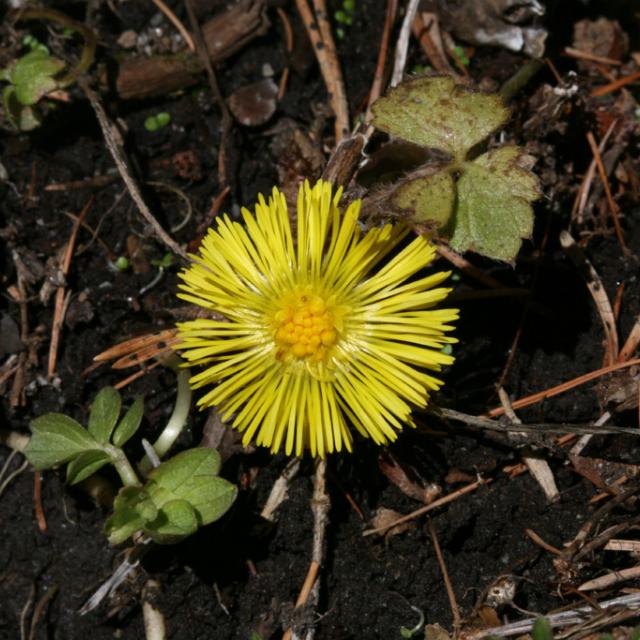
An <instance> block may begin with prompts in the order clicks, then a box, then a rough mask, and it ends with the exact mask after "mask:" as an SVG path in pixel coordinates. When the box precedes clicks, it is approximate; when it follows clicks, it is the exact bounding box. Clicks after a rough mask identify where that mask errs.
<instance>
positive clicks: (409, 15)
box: [389, 0, 420, 87]
mask: <svg viewBox="0 0 640 640" xmlns="http://www.w3.org/2000/svg"><path fill="white" fill-rule="evenodd" d="M419 4H420V0H409V3H408V5H407V9H406V13H405V14H404V19H403V20H402V27H400V35H399V36H398V44H397V45H396V55H395V59H394V61H393V71H392V72H391V82H390V83H389V85H390V86H391V87H395V86H396V85H397V84H400V82H401V81H402V76H403V75H404V68H405V65H406V64H407V52H408V51H409V36H410V35H411V25H412V24H413V19H414V17H415V15H416V11H417V10H418V5H419Z"/></svg>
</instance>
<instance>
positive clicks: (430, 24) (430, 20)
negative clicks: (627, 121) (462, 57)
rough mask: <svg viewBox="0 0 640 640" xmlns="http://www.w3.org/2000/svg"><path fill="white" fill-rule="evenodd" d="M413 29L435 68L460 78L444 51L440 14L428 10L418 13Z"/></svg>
mask: <svg viewBox="0 0 640 640" xmlns="http://www.w3.org/2000/svg"><path fill="white" fill-rule="evenodd" d="M411 29H412V30H413V35H414V36H415V38H417V40H418V42H420V45H421V46H422V50H423V51H424V52H425V54H426V55H427V58H429V62H430V63H431V65H432V66H433V68H434V69H435V70H436V71H438V72H439V73H446V74H448V75H450V76H452V77H454V78H459V77H460V76H459V75H458V73H457V71H456V70H455V69H454V68H453V67H452V66H451V64H450V63H449V60H448V59H447V56H446V54H445V51H444V45H443V43H442V36H441V35H440V25H439V20H438V14H436V13H429V12H426V11H423V12H421V13H419V14H418V13H416V16H415V18H414V19H413V24H412V25H411Z"/></svg>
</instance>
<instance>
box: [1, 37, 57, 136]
mask: <svg viewBox="0 0 640 640" xmlns="http://www.w3.org/2000/svg"><path fill="white" fill-rule="evenodd" d="M65 66H66V64H65V63H64V62H63V61H62V60H59V59H58V58H54V57H53V56H51V55H50V54H49V51H48V50H47V48H46V47H36V48H33V49H32V50H31V51H29V53H26V54H25V55H23V56H22V57H21V58H18V59H17V60H15V61H13V62H12V63H11V64H10V65H9V66H7V67H6V68H4V69H2V71H0V80H4V81H5V82H7V83H8V85H7V86H6V87H5V88H4V90H3V92H2V101H3V104H4V110H5V114H6V116H7V119H8V120H9V121H10V122H11V123H12V124H13V125H14V126H15V127H17V128H18V129H20V131H31V130H32V129H35V128H36V127H37V126H39V125H40V116H39V114H38V113H37V111H36V109H35V108H34V107H35V105H36V104H37V103H38V102H39V101H40V100H41V99H42V98H43V97H44V96H46V95H47V94H49V93H51V92H52V91H55V90H56V89H58V88H59V84H58V80H57V77H58V76H59V74H60V73H61V72H62V71H63V70H64V68H65Z"/></svg>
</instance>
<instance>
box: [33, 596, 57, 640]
mask: <svg viewBox="0 0 640 640" xmlns="http://www.w3.org/2000/svg"><path fill="white" fill-rule="evenodd" d="M57 593H58V585H55V584H54V585H52V586H50V587H49V589H48V591H47V592H46V593H45V594H44V595H43V596H42V598H40V600H38V602H37V603H36V606H35V607H34V609H33V617H32V618H31V626H30V628H29V640H35V638H36V634H37V633H38V624H39V622H40V618H42V614H43V613H44V611H45V609H46V608H47V605H48V604H49V602H51V600H53V598H55V596H56V594H57Z"/></svg>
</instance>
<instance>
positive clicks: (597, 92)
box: [591, 71, 640, 98]
mask: <svg viewBox="0 0 640 640" xmlns="http://www.w3.org/2000/svg"><path fill="white" fill-rule="evenodd" d="M637 80H640V71H635V72H634V73H631V74H629V75H628V76H624V77H623V78H619V79H618V80H614V81H613V82H610V83H609V84H605V85H604V86H602V87H598V88H597V89H594V90H593V91H592V92H591V97H592V98H599V97H601V96H606V95H607V94H608V93H612V92H613V91H617V90H618V89H621V88H622V87H625V86H627V85H628V84H631V83H632V82H636V81H637Z"/></svg>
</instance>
